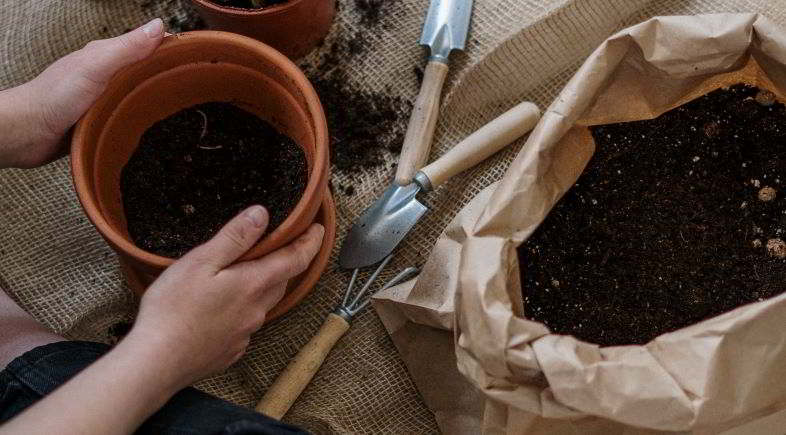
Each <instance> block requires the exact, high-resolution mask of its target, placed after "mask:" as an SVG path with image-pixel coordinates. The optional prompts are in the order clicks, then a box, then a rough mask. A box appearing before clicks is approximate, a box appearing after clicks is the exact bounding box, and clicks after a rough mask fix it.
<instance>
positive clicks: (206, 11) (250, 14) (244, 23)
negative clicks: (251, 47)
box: [191, 0, 336, 59]
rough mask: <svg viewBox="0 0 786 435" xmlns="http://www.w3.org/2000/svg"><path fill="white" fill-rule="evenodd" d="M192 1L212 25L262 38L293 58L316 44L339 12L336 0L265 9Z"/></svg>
mask: <svg viewBox="0 0 786 435" xmlns="http://www.w3.org/2000/svg"><path fill="white" fill-rule="evenodd" d="M191 2H192V3H193V4H194V6H195V7H196V9H197V11H199V14H200V15H201V16H202V18H203V19H204V20H205V22H206V23H207V25H208V26H210V28H211V29H215V30H225V31H228V32H234V33H239V34H241V35H246V36H249V37H252V38H255V39H258V40H260V41H262V42H264V43H266V44H269V45H270V46H272V47H274V48H276V49H278V50H280V51H281V52H282V53H284V54H286V55H287V56H289V57H290V58H292V59H297V58H299V57H302V56H303V55H305V54H307V53H308V52H309V51H311V50H312V49H313V48H314V47H316V46H317V45H318V44H319V42H320V41H322V40H323V39H324V38H325V36H326V35H327V33H328V31H329V30H330V25H331V23H332V22H333V17H334V16H335V15H336V0H289V1H287V2H285V3H282V4H279V5H275V6H269V7H266V8H262V9H242V8H234V7H227V6H221V5H218V4H216V3H213V2H212V1H210V0H191Z"/></svg>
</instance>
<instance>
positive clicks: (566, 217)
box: [518, 84, 786, 346]
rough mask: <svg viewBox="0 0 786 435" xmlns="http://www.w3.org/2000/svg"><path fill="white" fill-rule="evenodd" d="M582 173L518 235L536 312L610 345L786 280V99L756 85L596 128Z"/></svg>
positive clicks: (769, 292)
mask: <svg viewBox="0 0 786 435" xmlns="http://www.w3.org/2000/svg"><path fill="white" fill-rule="evenodd" d="M591 132H592V136H593V137H594V139H595V143H596V144H597V149H596V152H595V155H594V156H593V157H592V160H591V161H590V162H589V164H588V166H587V168H586V169H585V171H584V173H583V174H582V175H581V177H580V178H579V179H578V181H577V182H576V185H575V186H574V187H573V188H571V190H570V191H568V192H567V193H566V194H565V196H564V197H563V198H562V199H561V201H560V202H559V203H558V204H557V205H556V206H555V207H554V209H553V210H552V211H551V213H550V214H549V215H548V217H547V218H546V220H545V221H544V222H543V223H542V224H541V225H540V227H539V228H538V229H537V230H536V231H535V233H534V234H533V235H532V236H531V237H530V238H529V240H527V241H526V242H525V243H524V244H523V245H521V246H520V247H519V251H518V252H519V260H520V262H521V271H522V277H521V278H522V287H523V296H524V309H525V315H526V316H527V317H528V318H530V319H533V320H536V321H539V322H543V323H544V324H545V325H546V326H548V327H549V329H550V330H551V331H552V332H554V333H557V334H570V335H573V336H575V337H577V338H579V339H582V340H585V341H588V342H592V343H597V344H600V345H604V346H610V345H625V344H644V343H646V342H648V341H650V340H651V339H653V338H655V337H656V336H658V335H660V334H663V333H665V332H669V331H673V330H676V329H679V328H682V327H685V326H687V325H690V324H693V323H696V322H699V321H701V320H704V319H707V318H709V317H712V316H715V315H718V314H720V313H723V312H726V311H729V310H731V309H733V308H735V307H738V306H740V305H743V304H746V303H750V302H756V301H761V300H763V299H765V298H769V297H772V296H774V295H777V294H779V293H782V292H783V291H784V289H786V288H785V287H784V286H785V285H786V260H784V258H786V243H784V240H786V200H785V199H784V198H786V190H785V189H784V188H783V186H784V185H785V184H786V110H785V108H784V105H783V104H781V103H780V102H777V101H776V100H775V97H774V95H773V94H772V93H770V92H768V91H764V90H759V89H758V88H755V87H752V86H748V85H743V84H739V85H735V86H732V87H730V88H728V89H720V90H716V91H714V92H711V93H709V94H707V95H705V96H703V97H701V98H698V99H696V100H694V101H692V102H690V103H688V104H685V105H683V106H681V107H678V108H676V109H674V110H671V111H669V112H667V113H665V114H663V115H661V116H660V117H658V118H656V119H653V120H645V121H636V122H627V123H619V124H610V125H603V126H596V127H592V128H591Z"/></svg>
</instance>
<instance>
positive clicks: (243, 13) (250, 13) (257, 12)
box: [191, 0, 333, 18]
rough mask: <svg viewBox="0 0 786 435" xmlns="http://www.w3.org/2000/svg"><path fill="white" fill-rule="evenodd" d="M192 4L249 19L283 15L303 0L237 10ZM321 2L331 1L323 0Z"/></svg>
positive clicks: (195, 0) (200, 2)
mask: <svg viewBox="0 0 786 435" xmlns="http://www.w3.org/2000/svg"><path fill="white" fill-rule="evenodd" d="M191 1H192V2H193V3H197V4H198V5H199V6H201V7H203V8H206V9H210V10H212V11H213V12H216V13H223V14H229V15H235V16H237V17H244V18H251V17H258V16H262V15H276V14H281V13H285V12H286V11H287V9H289V8H293V7H295V6H296V5H297V4H298V3H302V2H304V1H305V0H289V1H287V2H286V3H282V4H279V5H275V6H267V7H264V8H262V9H244V8H238V7H234V6H221V5H219V4H217V3H213V2H212V1H210V0H191ZM323 1H333V0H323Z"/></svg>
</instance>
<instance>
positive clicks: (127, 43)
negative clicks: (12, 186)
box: [23, 18, 164, 141]
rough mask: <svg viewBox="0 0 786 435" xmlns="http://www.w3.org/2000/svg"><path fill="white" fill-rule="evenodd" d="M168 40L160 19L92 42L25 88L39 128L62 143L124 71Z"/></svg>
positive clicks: (62, 60) (43, 73) (50, 67)
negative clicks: (114, 78) (120, 71)
mask: <svg viewBox="0 0 786 435" xmlns="http://www.w3.org/2000/svg"><path fill="white" fill-rule="evenodd" d="M163 39H164V23H163V21H161V19H160V18H156V19H154V20H153V21H150V22H149V23H147V24H145V25H143V26H141V27H139V28H138V29H136V30H132V31H130V32H128V33H126V34H123V35H120V36H117V37H115V38H110V39H101V40H97V41H92V42H89V43H88V44H87V45H85V47H84V48H82V49H81V50H78V51H75V52H73V53H71V54H69V55H68V56H65V57H63V58H62V59H60V60H58V61H57V62H55V63H53V64H52V65H50V66H49V67H48V68H47V69H46V70H44V71H43V72H42V73H41V74H39V75H38V77H36V78H35V79H33V80H32V81H31V82H29V83H27V84H25V85H23V86H24V87H25V89H26V90H27V92H28V94H27V98H26V99H27V101H28V102H29V104H30V106H31V107H32V108H33V110H32V111H33V112H34V113H38V116H37V117H36V119H38V120H40V122H39V124H40V125H39V126H38V127H39V128H41V127H43V129H44V132H45V133H48V135H49V136H51V137H52V138H54V139H52V140H53V141H58V140H59V139H60V137H62V135H63V134H65V132H66V131H67V130H68V129H69V128H71V126H72V125H74V123H75V122H76V121H77V120H78V119H79V118H80V117H81V116H82V115H83V114H84V113H85V112H86V111H87V109H88V108H89V107H90V106H91V105H92V104H93V103H94V102H95V100H96V99H97V98H98V96H99V95H101V93H102V92H103V91H104V88H105V87H106V84H107V82H109V79H110V78H112V76H113V75H114V74H115V73H116V72H117V71H119V70H120V69H121V68H123V67H125V66H128V65H131V64H133V63H135V62H138V61H140V60H142V59H144V58H145V57H147V56H149V55H150V54H151V53H152V52H153V51H154V50H155V49H156V48H157V47H158V46H159V45H160V44H161V41H163Z"/></svg>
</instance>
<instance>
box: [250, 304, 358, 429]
mask: <svg viewBox="0 0 786 435" xmlns="http://www.w3.org/2000/svg"><path fill="white" fill-rule="evenodd" d="M347 329H349V323H348V322H347V321H346V320H344V318H343V317H341V316H339V315H336V314H332V313H331V314H329V315H328V318H327V319H326V320H325V323H323V324H322V328H320V329H319V332H317V335H315V336H314V337H313V338H312V339H311V340H310V341H309V342H308V343H306V345H305V346H303V348H302V349H300V352H298V353H297V355H295V358H294V359H293V360H292V361H290V363H289V365H288V366H287V368H286V369H284V371H283V372H282V373H281V374H280V375H279V376H278V379H276V382H274V383H273V385H271V386H270V388H269V389H268V390H267V392H266V393H265V395H264V397H262V400H260V401H259V404H258V405H257V411H259V412H261V413H263V414H265V415H267V416H269V417H273V418H275V419H278V420H280V419H281V417H283V416H284V414H286V413H287V411H289V408H290V407H291V406H292V404H293V403H295V400H297V398H298V396H300V393H302V392H303V390H305V389H306V386H308V383H309V382H311V379H312V378H313V377H314V375H315V374H316V373H317V371H318V370H319V368H320V367H321V366H322V363H323V362H324V361H325V357H327V355H328V353H330V350H331V349H333V346H335V344H336V342H337V341H338V340H339V339H340V338H341V337H342V336H343V335H344V333H345V332H347Z"/></svg>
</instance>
